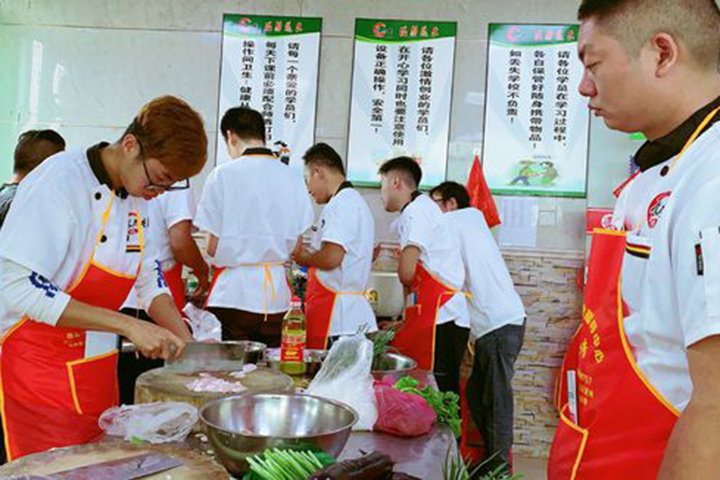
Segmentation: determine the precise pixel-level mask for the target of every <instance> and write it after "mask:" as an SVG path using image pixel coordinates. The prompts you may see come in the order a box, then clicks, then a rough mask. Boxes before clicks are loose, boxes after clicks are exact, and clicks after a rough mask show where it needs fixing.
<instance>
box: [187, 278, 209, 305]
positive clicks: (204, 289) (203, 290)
mask: <svg viewBox="0 0 720 480" xmlns="http://www.w3.org/2000/svg"><path fill="white" fill-rule="evenodd" d="M193 275H195V277H196V278H197V280H198V284H197V287H195V290H193V291H192V293H191V294H190V301H191V302H192V303H193V304H195V306H202V305H204V303H205V296H206V295H207V293H208V290H210V280H208V276H207V273H206V274H205V275H202V274H196V273H195V272H194V271H193Z"/></svg>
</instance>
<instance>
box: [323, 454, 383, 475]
mask: <svg viewBox="0 0 720 480" xmlns="http://www.w3.org/2000/svg"><path fill="white" fill-rule="evenodd" d="M393 466H394V462H393V461H392V459H391V458H390V457H389V456H387V455H385V454H384V453H380V452H372V453H370V454H368V455H364V456H362V457H360V458H355V459H353V460H343V461H342V462H338V463H336V464H334V465H330V466H329V467H326V468H323V469H322V470H320V471H318V472H315V473H314V474H313V476H312V477H310V480H390V479H391V478H392V475H393V473H392V470H393Z"/></svg>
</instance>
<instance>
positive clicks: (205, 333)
mask: <svg viewBox="0 0 720 480" xmlns="http://www.w3.org/2000/svg"><path fill="white" fill-rule="evenodd" d="M183 313H184V314H185V316H186V317H187V319H188V320H190V326H192V330H193V337H194V338H195V340H196V341H198V342H207V341H214V342H219V341H221V340H222V326H221V324H220V320H218V319H217V317H215V315H213V314H212V313H210V312H208V311H207V310H203V309H202V308H198V307H196V306H195V305H193V304H192V303H190V302H188V303H187V305H185V308H183Z"/></svg>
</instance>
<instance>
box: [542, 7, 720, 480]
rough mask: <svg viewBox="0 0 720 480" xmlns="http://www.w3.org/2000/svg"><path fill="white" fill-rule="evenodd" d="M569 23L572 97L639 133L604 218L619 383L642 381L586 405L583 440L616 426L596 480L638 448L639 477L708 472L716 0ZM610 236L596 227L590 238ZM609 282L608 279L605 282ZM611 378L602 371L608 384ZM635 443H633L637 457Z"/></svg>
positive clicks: (717, 315) (716, 411) (719, 334)
mask: <svg viewBox="0 0 720 480" xmlns="http://www.w3.org/2000/svg"><path fill="white" fill-rule="evenodd" d="M579 18H580V21H581V26H580V36H579V41H578V50H579V56H580V59H581V60H582V62H583V64H584V66H585V71H584V75H583V77H582V80H581V82H580V87H579V90H580V93H581V94H582V95H583V96H585V97H587V98H588V99H589V104H590V109H591V110H592V112H593V113H594V114H595V115H596V116H597V117H599V118H602V119H603V120H604V122H605V124H606V125H607V126H608V127H610V128H611V129H614V130H619V131H621V132H626V133H630V132H642V133H643V134H644V135H645V137H646V138H647V139H648V140H647V142H646V143H645V144H644V145H643V146H642V147H641V148H640V150H639V151H638V152H637V154H636V156H635V162H636V163H637V164H638V165H639V167H640V173H639V174H638V175H637V176H635V178H634V179H632V180H631V181H630V182H629V183H627V185H626V186H625V187H624V188H623V190H622V192H621V193H620V198H619V200H618V204H617V208H616V210H615V213H614V222H613V223H614V224H615V225H616V226H617V227H620V228H622V229H623V230H624V231H625V232H626V234H627V236H626V245H625V250H624V256H623V257H622V265H621V268H622V273H621V275H620V278H621V293H622V300H623V301H624V305H623V307H624V308H623V311H622V312H621V315H622V318H621V326H622V329H621V332H620V335H621V337H622V336H624V337H625V340H626V346H625V349H624V352H623V354H627V357H628V359H629V360H628V361H629V362H630V363H631V364H632V367H633V370H631V371H633V372H635V376H633V377H632V378H631V379H629V380H627V381H626V382H625V384H628V383H629V382H630V380H632V381H635V379H636V377H637V378H639V379H641V380H642V384H641V385H642V389H640V388H638V389H636V390H635V391H637V393H636V394H635V396H633V397H630V398H628V395H627V394H624V395H622V396H618V397H617V398H615V397H612V396H610V397H609V399H608V397H607V396H606V395H600V394H598V395H597V397H596V398H595V399H592V401H593V402H604V403H602V404H600V406H599V407H598V408H597V410H596V411H595V412H594V413H595V414H596V415H595V418H594V419H593V420H592V422H591V423H592V425H588V426H587V428H588V429H589V432H586V433H585V434H584V435H585V436H586V438H588V439H589V440H588V441H589V442H591V443H592V442H593V439H594V438H598V436H599V435H600V433H599V432H601V431H605V432H607V431H609V430H610V428H609V427H607V426H608V425H617V426H616V432H614V433H612V432H610V433H606V434H605V436H606V437H605V438H606V441H608V442H612V444H613V445H616V449H617V453H616V455H615V457H612V456H611V453H608V454H606V455H605V456H606V458H604V459H603V458H597V460H596V463H594V464H593V466H594V471H596V472H597V473H596V474H597V477H596V478H601V477H602V478H610V477H609V476H608V475H612V473H616V474H617V473H619V472H621V471H622V472H628V471H630V472H632V471H633V469H636V468H638V467H639V464H638V463H637V462H638V461H639V458H642V457H640V455H646V456H648V457H649V456H650V455H648V452H650V453H651V454H653V455H656V457H653V458H656V459H657V465H655V467H654V471H652V472H651V473H650V476H648V477H645V478H651V477H652V478H660V479H695V480H700V479H715V478H718V472H720V436H719V435H718V434H717V432H718V431H720V407H719V405H720V118H719V113H718V108H719V107H720V73H719V71H718V70H719V67H720V65H719V58H720V9H718V5H717V2H715V1H714V0H684V1H677V0H653V1H641V0H624V1H619V0H617V1H611V2H610V1H602V2H601V1H597V0H584V1H583V2H582V4H581V6H580V11H579ZM610 235H611V234H605V233H604V232H598V237H596V238H595V239H594V240H593V242H595V240H596V239H597V238H600V239H604V238H605V237H607V238H608V239H609V238H610ZM606 241H609V240H606ZM622 253H623V252H621V254H622ZM591 265H592V261H591ZM591 268H592V267H591ZM617 281H618V279H616V278H610V279H608V286H607V288H611V287H613V285H614V286H617ZM603 341H605V340H603ZM581 354H582V352H581ZM614 371H615V372H616V371H617V368H616V369H614ZM598 372H601V370H600V368H598ZM602 373H604V372H602ZM613 373H614V372H613V371H608V372H607V376H608V378H611V377H612V375H613ZM580 380H582V377H580V376H579V375H578V382H579V381H580ZM592 381H593V388H594V389H595V390H596V391H597V390H598V388H600V389H602V388H605V389H607V386H608V383H603V382H605V378H604V377H599V376H598V374H596V375H594V377H593V379H592ZM598 384H599V385H598ZM621 387H624V385H623V386H621ZM635 391H634V392H633V393H635ZM600 392H602V393H604V392H605V390H600ZM641 394H643V395H644V397H641V396H640V395H641ZM611 402H614V404H612V403H611ZM592 405H593V403H590V406H591V407H592ZM582 406H583V405H580V407H582ZM613 408H616V409H617V410H616V411H618V412H633V411H634V412H643V411H647V410H648V409H649V408H654V409H656V410H657V411H658V413H657V414H656V415H655V417H656V419H653V420H652V421H644V422H643V423H642V424H637V422H636V421H635V418H636V417H637V416H638V415H635V414H633V413H630V414H628V415H627V416H626V417H625V418H622V419H618V418H616V417H613V416H607V415H606V416H603V413H604V412H606V411H608V409H613ZM579 420H580V421H581V422H583V421H585V422H587V416H586V417H585V419H584V418H583V414H582V412H581V413H580V414H579ZM660 422H662V423H660ZM560 428H561V427H558V433H556V443H557V446H558V449H557V455H556V458H557V459H558V461H557V465H558V468H561V467H563V466H564V467H565V468H566V469H569V468H574V469H575V470H578V468H579V469H580V471H582V469H583V468H584V466H585V463H584V462H586V461H595V459H594V458H593V455H592V449H593V447H592V445H590V446H589V447H588V448H589V449H588V450H586V451H585V454H584V455H580V454H579V455H580V456H582V458H581V459H580V458H579V459H578V460H577V461H576V462H575V464H574V467H573V464H572V462H573V460H574V459H573V458H570V459H568V461H567V462H565V464H564V465H563V464H562V462H560V460H559V459H561V457H562V456H563V450H564V449H567V448H568V447H570V446H571V444H572V442H571V441H565V442H564V443H563V440H564V439H565V438H569V436H570V435H571V433H570V429H569V428H565V429H563V430H560ZM603 429H604V430H603ZM596 432H598V433H596ZM626 432H627V433H626ZM631 432H635V433H634V434H632V433H631ZM645 432H656V434H655V435H654V436H651V435H649V434H647V433H646V434H645V435H643V433H645ZM657 432H660V433H657ZM563 435H564V436H563ZM584 443H585V442H583V444H584ZM631 444H632V445H633V447H632V448H629V446H630V445H631ZM638 445H639V446H646V447H645V450H644V451H637V450H636V449H637V447H636V446H638ZM607 457H610V458H607ZM552 459H553V455H551V463H552ZM623 461H624V463H623ZM588 465H589V464H588ZM613 466H615V470H614V471H610V470H606V468H607V469H609V468H611V467H613ZM558 471H559V470H558ZM615 478H618V477H615ZM635 478H638V477H635Z"/></svg>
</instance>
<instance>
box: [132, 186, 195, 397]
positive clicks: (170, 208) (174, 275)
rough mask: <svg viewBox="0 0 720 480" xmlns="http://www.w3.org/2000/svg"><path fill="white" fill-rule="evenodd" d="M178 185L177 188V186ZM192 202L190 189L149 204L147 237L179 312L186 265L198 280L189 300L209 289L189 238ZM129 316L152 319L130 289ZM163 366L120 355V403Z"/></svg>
mask: <svg viewBox="0 0 720 480" xmlns="http://www.w3.org/2000/svg"><path fill="white" fill-rule="evenodd" d="M179 186H180V185H176V187H179ZM194 211H195V202H194V199H193V194H192V191H191V190H190V189H182V190H175V191H171V192H167V193H165V194H163V195H160V196H158V197H156V198H153V199H152V200H150V202H149V214H150V215H149V224H148V228H147V232H148V235H150V236H152V241H151V244H152V247H153V248H154V249H155V254H154V256H155V257H156V258H157V259H158V260H159V261H160V263H161V265H162V271H163V277H164V278H165V282H166V283H167V286H168V288H169V290H170V293H171V294H172V297H173V301H174V303H175V306H176V307H177V309H178V310H179V311H181V312H182V309H183V308H184V307H185V303H186V298H185V282H184V281H183V279H182V276H181V275H182V268H183V266H187V267H188V268H189V269H190V270H191V272H192V273H193V275H194V276H195V277H196V278H197V279H198V286H197V288H196V289H195V291H194V292H192V294H191V295H192V296H191V298H201V297H202V296H204V295H205V293H206V292H207V289H208V286H209V273H208V272H209V269H208V265H207V263H205V260H204V259H203V257H202V254H201V253H200V249H199V248H198V246H197V244H196V243H195V240H194V239H193V237H192V219H193V215H194ZM120 311H121V312H122V313H124V314H126V315H129V316H131V317H136V318H140V319H143V320H147V321H152V319H151V318H150V317H149V316H148V315H147V313H146V312H145V311H144V310H143V309H142V307H141V306H140V303H139V302H138V298H137V294H136V293H135V290H134V289H133V290H132V291H131V292H130V295H128V298H127V300H125V303H124V304H123V306H122V309H121V310H120ZM162 366H163V361H162V360H152V359H148V358H138V357H136V356H135V355H134V354H133V352H121V353H120V357H119V361H118V382H119V384H120V403H121V404H125V405H131V404H132V403H133V401H134V392H135V381H136V380H137V377H138V376H140V375H141V374H143V373H144V372H146V371H148V370H152V369H153V368H158V367H162Z"/></svg>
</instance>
